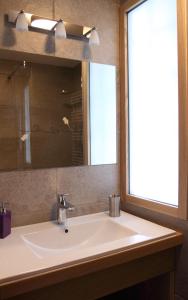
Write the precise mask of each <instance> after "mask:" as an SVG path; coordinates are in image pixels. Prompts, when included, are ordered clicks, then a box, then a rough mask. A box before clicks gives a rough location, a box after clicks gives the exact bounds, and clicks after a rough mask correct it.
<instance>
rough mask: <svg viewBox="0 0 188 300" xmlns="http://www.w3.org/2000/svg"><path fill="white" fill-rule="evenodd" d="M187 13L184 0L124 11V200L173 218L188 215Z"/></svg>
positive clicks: (133, 4) (150, 2)
mask: <svg viewBox="0 0 188 300" xmlns="http://www.w3.org/2000/svg"><path fill="white" fill-rule="evenodd" d="M186 9H187V4H186V1H184V0H180V1H179V0H178V1H177V0H165V1H164V0H147V1H135V0H134V1H131V0H130V1H127V3H125V4H124V5H123V6H122V8H121V20H122V23H124V26H123V27H125V28H126V30H125V31H124V32H123V33H122V47H121V49H122V53H123V55H122V57H121V58H122V61H124V63H125V71H124V72H122V74H121V75H122V77H123V78H122V81H121V82H122V84H123V85H124V82H125V88H124V90H123V91H122V93H121V97H122V99H121V103H122V105H121V109H122V112H121V114H123V113H124V111H125V115H124V116H123V117H122V119H123V118H124V119H125V120H124V121H123V124H122V125H123V126H122V128H121V129H122V130H123V131H124V132H123V134H124V133H126V137H125V139H124V138H123V139H121V140H122V141H121V143H124V144H125V145H123V146H122V147H121V149H123V151H122V153H121V163H122V162H123V167H122V168H124V170H123V171H122V172H121V176H122V178H121V182H122V189H123V191H122V193H123V197H124V199H125V201H127V202H132V203H134V204H137V205H142V206H145V207H149V208H153V209H155V210H159V211H166V212H167V213H169V212H170V213H172V214H173V215H178V214H179V211H180V210H179V211H178V209H179V208H181V215H183V216H185V214H186V204H185V203H183V201H184V202H185V201H186V200H185V199H186V195H187V190H186V188H185V186H186V174H187V169H186V168H187V167H186V166H185V165H186V155H187V154H186V151H185V139H186V135H185V133H186V122H185V119H184V117H185V111H184V110H183V109H185V107H186V105H187V103H186V102H187V99H186V93H185V88H183V84H184V83H185V82H186V74H187V73H186V72H187V70H185V68H183V64H184V65H185V63H186V51H187V50H186V49H187V45H186V39H185V35H184V36H183V34H185V31H186V30H187V29H186V26H185V23H184V21H185V19H182V17H183V18H186ZM182 12H183V15H182ZM180 16H181V22H180ZM177 20H178V22H177ZM182 38H183V39H182ZM179 40H181V43H182V44H181V45H180V43H179V42H178V41H179ZM181 72H182V74H181V76H180V73H181ZM186 85H187V83H186ZM126 95H127V97H126ZM123 101H124V102H125V103H123ZM122 137H123V135H122ZM123 156H124V157H126V159H125V158H124V157H123ZM124 181H126V182H124ZM182 181H183V182H184V184H185V186H184V187H183V185H182ZM182 210H184V213H182Z"/></svg>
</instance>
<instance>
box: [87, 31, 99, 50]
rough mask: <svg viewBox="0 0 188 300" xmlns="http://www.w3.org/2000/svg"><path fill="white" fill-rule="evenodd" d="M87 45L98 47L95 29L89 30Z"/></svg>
mask: <svg viewBox="0 0 188 300" xmlns="http://www.w3.org/2000/svg"><path fill="white" fill-rule="evenodd" d="M89 45H90V46H91V45H100V39H99V34H98V31H97V29H96V28H95V27H93V28H92V29H91V33H90V37H89Z"/></svg>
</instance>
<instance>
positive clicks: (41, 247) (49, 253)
mask: <svg viewBox="0 0 188 300" xmlns="http://www.w3.org/2000/svg"><path fill="white" fill-rule="evenodd" d="M68 226H69V232H68V233H65V232H64V228H63V227H62V226H61V225H57V224H56V223H55V222H45V223H38V224H33V225H27V226H21V227H15V228H12V233H11V235H9V236H8V237H6V238H5V239H0V283H3V282H7V281H10V280H11V279H13V278H14V279H15V278H19V277H23V276H24V275H26V274H27V275H30V274H33V273H36V272H42V271H45V270H47V269H49V268H53V267H61V268H63V267H64V266H67V265H73V264H75V263H76V262H79V261H85V260H87V261H88V260H89V259H90V258H93V257H96V256H100V255H105V254H109V253H113V252H114V251H117V250H120V249H124V250H125V251H126V250H127V249H130V248H134V247H136V246H138V245H139V244H148V243H149V242H151V241H153V240H156V239H161V238H163V237H167V236H171V235H175V234H176V232H175V231H173V230H171V229H168V228H165V227H162V226H159V225H157V224H154V223H152V222H149V221H146V220H144V219H141V218H138V217H135V216H133V215H131V214H128V213H125V212H121V216H120V217H117V218H111V217H109V215H108V213H107V212H105V213H104V212H102V213H97V214H91V215H85V216H80V217H75V218H70V219H68Z"/></svg>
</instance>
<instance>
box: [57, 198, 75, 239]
mask: <svg viewBox="0 0 188 300" xmlns="http://www.w3.org/2000/svg"><path fill="white" fill-rule="evenodd" d="M67 196H68V194H60V195H58V209H57V222H58V224H61V225H63V226H64V230H65V232H66V233H67V232H68V225H67V210H69V211H73V210H74V206H73V205H72V204H71V203H70V202H69V201H67V199H66V197H67Z"/></svg>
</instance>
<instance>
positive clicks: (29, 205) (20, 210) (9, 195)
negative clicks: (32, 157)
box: [0, 169, 56, 226]
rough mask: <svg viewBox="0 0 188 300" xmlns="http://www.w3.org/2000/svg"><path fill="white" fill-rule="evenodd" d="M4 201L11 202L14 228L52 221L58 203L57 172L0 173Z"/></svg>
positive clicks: (0, 197)
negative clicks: (54, 206)
mask: <svg viewBox="0 0 188 300" xmlns="http://www.w3.org/2000/svg"><path fill="white" fill-rule="evenodd" d="M0 200H1V201H5V202H9V208H10V209H11V211H12V225H13V226H19V225H25V224H29V223H35V222H38V221H40V222H43V221H46V220H47V216H48V219H50V217H51V213H52V211H53V205H54V203H56V170H55V169H49V170H35V171H15V172H6V173H0ZM35 216H36V217H35ZM39 216H40V218H39Z"/></svg>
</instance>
